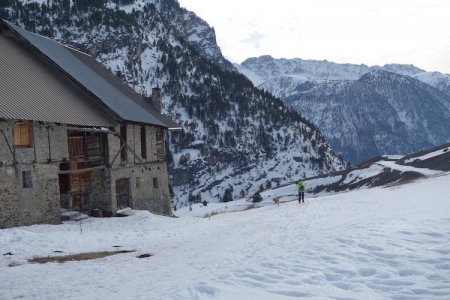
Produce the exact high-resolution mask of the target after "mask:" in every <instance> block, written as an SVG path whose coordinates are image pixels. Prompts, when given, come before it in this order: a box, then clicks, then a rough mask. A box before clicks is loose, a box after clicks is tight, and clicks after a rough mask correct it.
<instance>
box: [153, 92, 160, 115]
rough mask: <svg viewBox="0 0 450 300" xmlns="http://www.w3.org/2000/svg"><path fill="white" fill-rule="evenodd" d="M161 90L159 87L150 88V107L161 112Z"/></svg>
mask: <svg viewBox="0 0 450 300" xmlns="http://www.w3.org/2000/svg"><path fill="white" fill-rule="evenodd" d="M161 105H162V99H161V89H160V88H159V87H154V88H152V106H153V107H154V108H156V110H157V111H159V112H161Z"/></svg>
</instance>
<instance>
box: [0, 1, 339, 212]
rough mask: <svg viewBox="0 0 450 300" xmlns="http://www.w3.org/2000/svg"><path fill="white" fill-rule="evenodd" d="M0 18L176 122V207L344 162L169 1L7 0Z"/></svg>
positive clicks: (191, 16) (189, 14)
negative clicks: (154, 92)
mask: <svg viewBox="0 0 450 300" xmlns="http://www.w3.org/2000/svg"><path fill="white" fill-rule="evenodd" d="M0 16H1V17H2V18H5V19H7V20H10V21H12V22H13V23H16V24H18V25H19V26H21V27H23V28H25V29H27V30H30V31H33V32H37V33H39V34H41V35H45V36H48V37H51V38H54V39H56V40H58V41H60V42H61V43H63V44H66V45H69V46H71V47H73V48H76V49H79V50H81V51H83V52H86V53H89V54H91V55H93V56H95V57H96V59H97V60H98V61H100V62H102V63H103V64H104V65H105V66H106V67H107V68H109V69H110V70H112V71H113V72H114V73H115V74H116V75H117V76H119V77H121V78H122V79H123V80H124V81H125V82H127V83H128V84H129V85H130V86H131V87H132V88H133V89H134V90H136V92H138V93H141V94H143V95H149V94H150V93H151V88H152V87H154V86H157V85H158V86H160V87H161V88H162V91H163V94H164V99H163V101H164V103H163V105H164V112H165V113H167V114H169V115H170V116H171V117H172V118H173V119H174V120H175V121H177V122H178V123H179V124H181V125H182V127H183V131H182V132H181V133H173V134H171V136H170V138H169V139H168V141H169V143H168V147H169V148H170V154H169V157H168V159H169V163H170V172H171V174H173V184H174V185H175V192H176V198H175V199H174V204H175V206H176V207H181V206H184V205H186V204H187V203H188V200H189V201H201V200H202V199H208V201H216V202H218V201H223V200H226V201H228V200H232V199H235V198H240V197H244V196H246V195H249V194H252V193H254V192H255V191H256V190H258V189H262V188H267V187H271V186H276V185H279V184H281V183H283V182H287V181H290V180H293V179H294V178H298V177H304V176H312V175H317V174H322V173H326V172H329V171H333V170H339V169H342V168H344V167H345V166H346V164H345V163H344V162H343V161H342V160H341V159H340V158H338V157H337V156H336V155H335V154H334V153H333V151H332V150H331V148H330V147H329V145H328V144H327V143H326V141H325V139H324V137H323V136H322V134H321V133H320V131H319V130H318V129H317V128H316V127H315V126H314V125H313V124H311V123H309V122H308V121H307V120H305V119H304V118H303V117H302V116H301V115H300V114H299V113H297V112H296V111H294V110H292V109H289V108H287V107H286V106H285V105H284V104H283V102H282V101H280V100H279V99H276V98H275V97H274V96H272V95H271V94H269V93H267V92H263V91H261V90H259V89H256V88H255V87H254V86H253V84H252V83H251V82H250V81H249V80H248V79H247V78H246V77H244V76H242V75H241V74H239V73H237V72H235V71H234V69H233V66H232V65H231V64H230V63H229V62H228V61H226V60H225V59H224V58H223V56H222V54H221V52H220V49H219V47H218V46H217V44H216V43H215V33H214V31H213V30H212V28H211V27H209V26H208V24H206V23H205V22H204V21H203V20H201V19H200V18H198V17H197V16H195V15H194V14H193V13H192V12H189V11H186V10H185V9H183V8H181V7H180V6H179V4H178V2H177V1H175V0H136V1H130V0H127V1H125V0H109V1H106V0H96V1H81V0H78V1H61V2H55V1H51V2H44V1H28V0H22V1H8V2H6V3H5V2H2V3H1V7H0Z"/></svg>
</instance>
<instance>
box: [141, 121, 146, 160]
mask: <svg viewBox="0 0 450 300" xmlns="http://www.w3.org/2000/svg"><path fill="white" fill-rule="evenodd" d="M141 157H142V158H143V159H147V136H146V130H145V126H141Z"/></svg>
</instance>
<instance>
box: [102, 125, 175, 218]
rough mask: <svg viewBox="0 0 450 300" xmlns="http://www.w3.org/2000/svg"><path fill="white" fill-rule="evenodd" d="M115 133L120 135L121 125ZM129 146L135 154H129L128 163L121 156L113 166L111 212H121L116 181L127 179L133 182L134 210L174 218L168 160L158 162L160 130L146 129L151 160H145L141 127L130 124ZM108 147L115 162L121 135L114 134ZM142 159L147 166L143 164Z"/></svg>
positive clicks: (132, 205) (131, 185)
mask: <svg viewBox="0 0 450 300" xmlns="http://www.w3.org/2000/svg"><path fill="white" fill-rule="evenodd" d="M115 130H116V132H120V129H119V126H117V127H116V129H115ZM127 143H128V145H130V147H131V148H132V149H133V150H134V152H135V154H133V153H132V152H131V151H128V154H127V157H128V160H127V162H121V160H120V154H119V155H118V156H117V158H116V160H115V161H114V163H112V164H111V169H110V181H111V195H112V206H111V209H112V210H111V212H112V213H115V212H116V211H117V200H116V181H117V180H119V179H124V178H127V179H128V180H129V183H130V194H131V199H130V206H131V207H132V208H134V209H145V210H149V211H151V212H154V213H160V214H166V215H170V214H171V212H172V210H171V200H170V192H169V182H168V173H167V165H166V162H165V161H164V162H158V161H156V158H157V156H156V127H154V126H146V143H147V147H146V148H147V159H142V157H141V127H140V126H139V125H127ZM108 144H109V151H110V153H109V157H110V163H111V162H112V160H113V159H114V156H116V154H117V153H118V151H119V149H120V140H119V138H118V137H117V136H114V135H112V134H110V135H109V137H108ZM136 156H138V157H139V158H138V157H136ZM141 159H142V160H143V161H144V163H141ZM153 178H156V181H157V185H158V187H157V188H155V187H154V183H153Z"/></svg>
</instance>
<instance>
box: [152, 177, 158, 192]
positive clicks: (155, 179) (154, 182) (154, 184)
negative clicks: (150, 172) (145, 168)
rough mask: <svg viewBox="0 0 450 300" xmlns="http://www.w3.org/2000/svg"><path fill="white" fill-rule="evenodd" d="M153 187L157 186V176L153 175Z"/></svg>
mask: <svg viewBox="0 0 450 300" xmlns="http://www.w3.org/2000/svg"><path fill="white" fill-rule="evenodd" d="M153 187H154V188H155V189H157V188H158V177H153Z"/></svg>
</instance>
